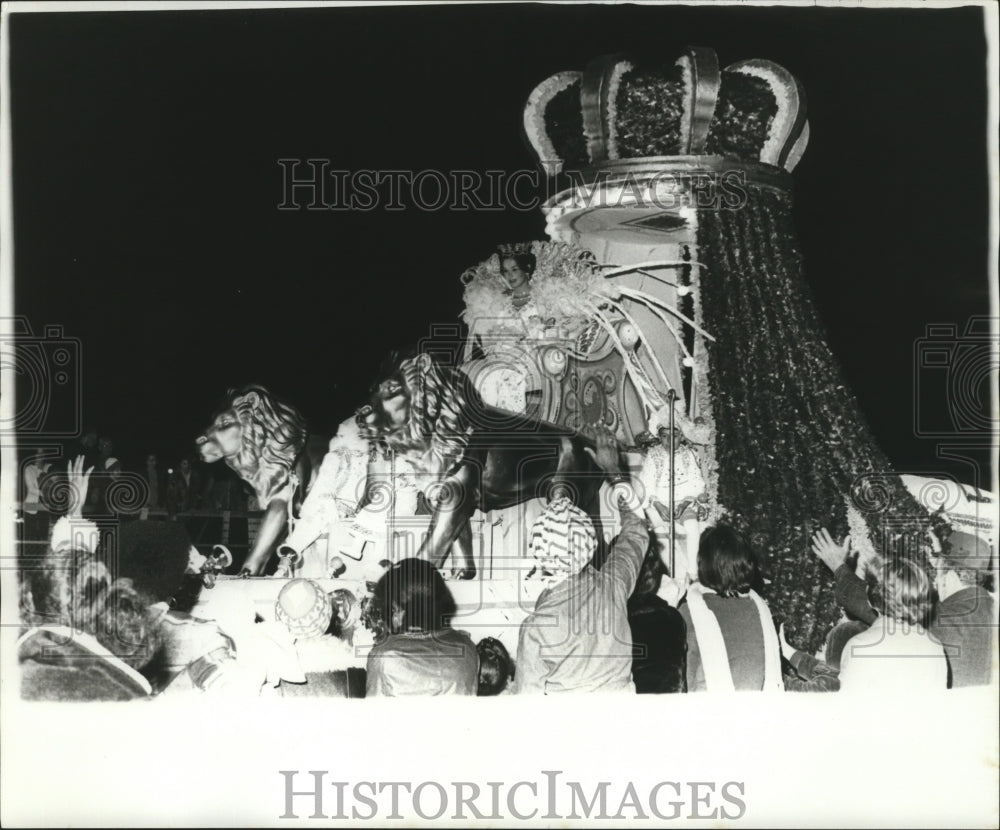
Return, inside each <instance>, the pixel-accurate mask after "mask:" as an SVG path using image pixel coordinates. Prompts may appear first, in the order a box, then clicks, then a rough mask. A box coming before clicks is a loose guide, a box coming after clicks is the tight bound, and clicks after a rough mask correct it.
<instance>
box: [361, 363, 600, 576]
mask: <svg viewBox="0 0 1000 830" xmlns="http://www.w3.org/2000/svg"><path fill="white" fill-rule="evenodd" d="M384 375H385V376H384V377H383V378H382V379H381V381H380V382H379V383H378V384H377V385H376V386H375V387H374V389H373V392H372V395H371V398H370V400H369V403H368V405H366V406H365V407H363V408H362V409H360V410H359V411H358V413H357V419H358V425H359V427H360V428H361V430H362V432H363V434H365V435H366V436H367V437H368V438H369V439H370V440H372V441H375V442H376V443H377V444H379V445H381V446H382V447H383V448H384V449H388V450H389V451H392V452H394V453H397V454H399V455H401V456H403V457H404V458H406V460H407V461H408V462H409V463H410V464H412V465H413V466H414V467H416V468H417V469H418V470H420V471H421V472H422V473H423V474H424V476H425V480H426V481H427V482H429V485H428V486H427V487H426V489H425V491H424V492H425V494H426V496H427V499H428V502H429V504H430V506H431V510H432V517H431V523H430V529H429V532H428V534H427V538H426V540H425V541H424V543H423V545H422V546H421V548H420V550H419V551H418V555H419V556H422V557H424V558H427V559H429V560H431V561H432V562H434V564H435V565H436V566H437V567H441V566H442V565H443V564H444V561H445V560H446V558H447V557H448V554H449V552H450V553H452V555H453V567H452V575H453V576H454V577H456V578H461V579H471V578H473V577H474V576H475V574H476V564H475V559H474V557H473V554H472V530H471V526H470V523H469V519H470V518H471V516H472V514H473V512H474V511H475V510H476V509H479V510H482V511H488V510H499V509H503V508H506V507H512V506H514V505H517V504H520V503H522V502H524V501H527V500H528V499H531V498H535V497H546V496H547V495H548V494H549V492H550V490H551V488H552V486H553V485H555V484H556V483H557V482H559V483H563V484H567V485H569V486H570V487H571V488H572V489H573V491H574V493H575V496H576V501H577V503H578V504H579V505H580V506H581V507H582V508H583V509H584V510H586V511H587V512H588V513H589V514H590V515H591V517H592V519H593V520H594V523H595V526H596V527H597V529H598V538H599V539H603V534H602V533H601V532H600V527H601V525H600V508H599V503H598V493H599V490H600V486H601V482H602V480H603V477H602V475H601V474H600V472H599V470H598V469H597V467H596V465H595V464H594V462H593V460H592V459H591V458H590V456H589V455H588V454H587V453H586V452H584V447H585V446H586V445H587V440H586V439H585V438H584V437H583V436H581V435H579V434H577V433H575V432H572V431H571V430H569V429H566V428H560V427H557V426H555V425H552V424H546V423H542V422H539V421H537V420H533V419H531V418H529V417H526V416H524V415H514V414H511V413H509V412H504V411H502V410H499V409H495V408H493V407H490V406H487V405H485V404H484V403H483V402H482V400H481V399H480V397H479V395H478V393H477V392H476V390H475V388H474V386H473V384H472V381H471V380H470V379H469V377H468V376H467V375H466V374H465V373H464V372H462V371H460V370H458V369H456V368H453V367H450V366H444V365H442V364H440V363H438V362H437V361H435V360H433V359H432V358H431V357H430V355H428V354H419V355H417V356H416V357H412V358H408V359H402V360H400V359H398V358H397V359H396V361H395V362H394V364H393V365H392V366H390V368H389V369H388V370H387V371H386V372H385V373H384ZM599 555H600V554H599Z"/></svg>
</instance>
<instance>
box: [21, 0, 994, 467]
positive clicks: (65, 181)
mask: <svg viewBox="0 0 1000 830" xmlns="http://www.w3.org/2000/svg"><path fill="white" fill-rule="evenodd" d="M10 32H11V53H10V54H11V76H10V77H11V88H12V100H11V110H12V125H13V153H14V179H13V187H14V208H15V214H14V220H15V221H14V231H15V238H14V242H15V249H14V254H15V299H16V311H17V313H19V314H22V315H26V316H27V318H28V320H29V321H30V322H31V324H32V326H33V328H34V330H35V332H36V333H39V332H40V331H41V329H42V328H43V327H44V326H45V325H47V324H59V325H62V326H63V328H64V331H65V333H66V335H67V336H70V337H77V338H79V339H80V341H81V356H80V371H81V373H82V374H81V382H82V388H83V398H84V400H83V404H84V406H83V422H85V423H86V424H88V425H93V426H94V427H95V428H96V429H98V430H99V431H100V432H101V433H102V434H108V435H110V436H112V437H113V438H114V439H115V441H116V445H117V450H118V451H117V453H116V454H118V455H122V456H123V457H124V458H125V460H126V461H127V462H130V463H133V464H134V463H137V461H138V460H139V459H140V458H141V456H142V454H143V453H145V452H146V451H150V450H156V451H159V452H160V453H162V454H165V455H166V456H167V457H168V460H169V459H175V458H177V457H178V455H179V454H180V453H181V452H183V451H186V450H189V449H191V448H192V444H191V440H192V439H193V438H194V436H195V435H196V434H197V431H198V429H199V428H200V427H201V426H202V425H203V424H204V423H205V421H206V419H207V417H208V415H209V413H210V412H211V410H212V408H213V406H214V405H215V403H216V402H217V400H218V399H219V397H220V396H221V395H222V394H223V393H224V392H225V390H226V389H227V388H228V387H230V386H234V385H239V384H241V383H244V382H248V381H257V382H261V383H264V384H266V385H267V386H269V387H271V388H272V390H273V391H274V392H276V393H277V394H278V395H279V396H282V397H285V398H287V399H289V400H290V401H292V402H294V403H296V404H297V405H298V406H299V408H300V409H301V410H302V411H303V412H304V413H305V415H306V417H307V418H308V420H309V421H310V423H311V424H312V425H313V427H314V429H317V430H320V431H322V430H329V429H331V428H333V427H334V425H335V424H336V423H338V422H339V421H340V420H341V419H343V418H344V417H346V416H347V415H348V414H350V412H352V411H353V410H354V409H355V408H356V407H357V406H358V405H359V404H360V403H361V402H362V401H363V398H364V396H365V393H366V390H367V388H368V385H369V384H370V382H371V381H372V380H373V378H374V376H375V373H376V371H377V367H378V365H379V364H380V362H381V360H382V358H383V357H384V355H385V353H386V352H387V351H388V350H389V349H390V348H391V347H393V346H397V345H401V344H405V343H408V342H413V341H415V340H417V339H419V338H420V337H422V336H425V335H426V334H428V332H429V328H430V325H431V324H432V323H446V322H450V321H455V320H456V318H457V315H458V312H459V311H460V308H461V286H460V284H459V282H458V277H459V275H460V274H461V272H462V271H463V270H464V269H465V268H466V267H468V266H469V265H472V264H473V263H475V262H477V261H479V260H481V259H483V258H485V257H486V256H488V255H489V254H490V252H491V250H492V249H493V247H494V246H495V244H496V243H498V242H503V241H512V240H521V239H532V238H542V237H543V229H544V222H543V218H542V215H541V212H540V211H537V210H534V211H530V212H519V211H516V210H513V209H507V210H504V211H500V212H485V211H481V212H474V211H461V212H453V211H447V210H441V211H436V212H422V211H419V210H416V209H413V208H410V209H407V210H404V211H402V212H389V211H385V210H381V209H377V210H374V211H371V212H327V211H320V212H310V211H306V210H301V211H287V212H283V211H279V210H278V209H277V205H278V204H279V202H280V201H281V199H282V192H281V191H282V171H281V168H280V167H279V165H278V163H277V160H278V159H279V158H300V159H306V158H324V159H330V160H331V167H333V168H339V169H346V170H358V169H362V168H371V169H382V170H384V169H406V170H414V171H419V170H424V169H437V170H443V171H451V170H460V169H472V170H485V169H496V170H506V171H514V170H518V169H534V166H535V158H534V156H533V154H532V153H531V152H530V151H529V149H528V147H527V145H526V143H525V142H524V140H523V139H522V136H521V126H520V125H521V113H522V109H523V106H524V103H525V100H526V98H527V96H528V94H529V93H530V91H531V90H532V89H533V88H534V86H535V85H536V84H537V83H538V82H540V81H541V80H543V79H544V78H545V77H547V76H548V75H550V74H552V73H553V72H556V71H559V70H564V69H582V68H583V67H584V65H585V64H586V63H587V62H588V61H589V60H590V59H591V58H593V57H595V56H597V55H599V54H602V53H605V52H618V51H623V50H627V51H632V52H634V53H636V54H638V55H646V56H651V57H656V56H657V55H660V56H662V57H664V58H672V57H674V56H676V55H678V54H680V52H681V50H682V49H683V48H684V47H685V46H686V45H687V44H693V45H703V46H710V47H713V48H715V49H716V51H717V52H718V55H719V60H720V64H721V65H722V66H726V65H728V64H729V63H732V62H735V61H738V60H742V59H745V58H766V59H769V60H773V61H776V62H778V63H780V64H782V65H783V66H785V67H786V68H787V69H789V70H790V71H791V72H792V73H793V74H795V75H796V76H797V77H798V78H799V80H800V81H801V83H802V85H803V86H804V88H805V90H806V93H807V96H808V112H809V121H810V126H811V139H810V143H809V147H808V149H807V151H806V154H805V156H804V158H803V160H802V161H801V162H800V164H799V166H798V168H797V169H796V171H795V181H796V221H797V224H798V228H799V238H800V242H801V245H802V248H803V251H804V254H805V258H806V278H807V279H808V281H809V283H810V285H811V287H812V289H813V291H814V295H815V297H816V300H817V303H818V306H819V310H820V314H821V316H822V318H823V320H824V322H825V325H826V327H827V333H828V339H829V343H830V345H831V347H832V349H833V351H834V353H835V354H837V355H838V356H839V358H840V359H841V361H842V363H843V369H844V374H845V377H846V379H847V382H848V383H849V384H850V385H851V387H852V388H853V389H854V391H855V393H856V394H857V396H858V398H859V400H860V402H861V406H862V408H863V410H864V412H865V413H866V415H867V417H868V419H869V421H870V424H871V426H872V428H873V430H874V432H875V434H876V436H877V438H878V440H879V441H880V443H881V444H882V446H883V448H884V449H885V450H886V451H887V452H888V454H889V456H890V457H891V458H892V460H893V461H894V462H895V463H896V464H897V465H898V466H899V468H900V470H901V471H912V472H926V471H939V472H945V471H951V472H953V473H954V474H957V475H958V476H959V477H960V478H962V479H964V480H966V481H969V482H970V483H971V482H972V481H973V470H972V468H971V467H970V466H969V465H966V464H963V463H960V462H948V461H942V460H939V459H937V458H936V454H937V450H938V447H939V445H940V444H941V443H942V440H941V439H939V438H927V437H920V436H918V435H916V434H915V429H914V422H915V406H914V386H915V348H916V343H917V341H918V340H919V339H920V338H921V337H922V336H923V335H924V333H925V328H926V326H927V325H928V324H931V323H937V324H941V323H944V324H952V325H955V326H957V328H958V330H959V331H961V330H962V329H964V327H965V325H966V322H967V321H968V319H969V318H970V316H971V315H985V314H988V312H989V292H988V282H987V241H988V226H987V216H988V190H987V172H986V140H985V139H986V112H985V111H986V80H985V76H986V67H985V59H986V46H985V37H984V32H983V14H982V11H981V10H980V9H976V8H965V9H950V10H910V9H877V8H876V9H870V8H869V9H817V8H805V9H792V8H787V7H785V8H779V9H768V8H754V9H748V8H733V7H715V8H713V7H692V8H683V7H631V6H503V7H484V6H465V5H461V6H460V5H455V6H436V7H418V8H414V7H406V8H404V7H398V8H361V9H350V8H337V9H321V10H292V9H285V10H262V11H235V12H222V11H188V12H166V11H164V12H151V13H76V14H28V13H15V14H13V15H12V16H11V26H10ZM946 374H947V373H946V372H945V373H941V372H937V373H934V375H933V377H931V374H925V376H924V378H923V379H924V380H925V381H926V382H925V383H924V390H925V392H926V390H927V384H928V383H935V384H937V386H936V387H935V391H932V392H931V393H929V394H927V396H926V397H927V400H926V401H925V402H924V403H922V406H925V407H936V408H937V410H938V411H935V412H934V413H933V415H934V417H935V418H936V419H937V420H938V421H940V417H941V416H942V415H943V414H944V412H945V409H944V407H945V396H946V394H947V387H946V383H945V382H944V377H945V376H946ZM980 392H982V393H985V394H986V395H987V402H986V403H988V392H987V387H986V386H985V384H984V385H983V386H982V388H981V389H980ZM986 403H984V406H985V405H986ZM927 412H928V414H927V417H928V418H930V417H931V413H930V410H929V409H928V410H927ZM977 458H979V459H980V461H981V464H982V466H981V470H983V471H984V472H985V471H986V467H985V463H986V458H987V455H986V453H985V452H980V453H978V454H977ZM983 484H984V486H987V485H986V483H985V482H983Z"/></svg>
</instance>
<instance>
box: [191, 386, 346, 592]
mask: <svg viewBox="0 0 1000 830" xmlns="http://www.w3.org/2000/svg"><path fill="white" fill-rule="evenodd" d="M195 443H196V444H197V447H198V450H199V452H200V453H201V458H202V460H203V461H206V462H208V463H209V464H211V463H213V462H216V461H219V460H222V459H224V460H225V462H226V464H227V466H229V467H230V468H231V469H233V470H234V471H235V472H236V474H237V475H239V477H240V478H241V479H243V480H244V481H245V482H247V483H248V484H249V485H250V486H251V487H252V488H253V490H254V493H256V495H257V500H258V502H259V504H260V506H261V507H262V508H263V509H264V518H263V519H262V521H261V525H260V530H259V532H258V534H257V538H256V539H255V540H254V542H253V547H252V548H251V550H250V553H249V554H248V555H247V558H246V561H245V562H244V563H243V573H244V575H251V576H256V575H260V574H262V573H263V572H264V569H265V567H266V566H267V563H268V560H269V558H270V555H271V552H272V551H273V549H274V547H275V545H276V543H277V542H278V541H279V540H280V538H281V537H282V535H283V533H284V532H285V530H286V527H287V525H288V520H289V516H290V515H291V516H294V515H295V514H296V512H297V511H298V508H299V506H300V505H301V503H302V500H303V499H304V498H305V495H306V493H307V492H308V490H309V487H310V486H311V484H312V479H313V471H314V470H317V469H318V467H319V462H320V461H321V460H322V457H323V454H324V452H325V450H326V442H325V441H324V440H322V439H321V438H319V437H312V436H310V435H309V432H308V430H307V428H306V422H305V419H304V418H303V417H302V415H301V414H300V413H299V411H298V410H297V409H295V407H293V406H290V405H289V404H286V403H282V402H281V401H279V400H277V399H275V398H274V396H272V395H271V393H270V392H269V391H268V390H267V389H265V388H264V387H263V386H256V385H251V386H246V387H244V388H242V389H239V390H230V392H229V393H228V395H227V396H226V399H225V401H224V403H223V404H222V406H220V407H219V408H218V409H217V410H216V413H215V415H214V417H213V418H212V422H211V424H210V426H209V427H208V428H207V429H206V430H205V431H204V432H203V433H202V434H201V435H200V436H199V437H198V438H197V439H196V441H195Z"/></svg>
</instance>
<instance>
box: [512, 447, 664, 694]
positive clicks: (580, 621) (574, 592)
mask: <svg viewBox="0 0 1000 830" xmlns="http://www.w3.org/2000/svg"><path fill="white" fill-rule="evenodd" d="M589 437H590V438H591V439H592V440H593V441H594V444H595V445H596V450H591V449H589V448H588V450H587V452H588V453H589V454H590V456H591V457H592V458H593V459H594V461H595V462H596V464H597V466H598V467H599V468H600V469H601V470H602V471H603V472H604V473H605V474H606V475H607V476H608V477H609V479H611V480H612V481H613V482H616V483H617V481H622V480H623V479H624V477H623V476H622V472H621V465H620V460H619V456H618V448H617V446H616V444H615V439H614V436H613V435H612V434H611V432H610V431H609V430H607V429H606V428H604V429H602V430H601V431H597V430H596V429H594V430H591V431H590V433H589ZM624 480H625V481H627V479H624ZM624 489H626V490H627V491H628V492H627V493H626V494H625V495H623V496H620V497H619V498H620V500H619V505H618V506H619V510H620V511H621V516H622V528H621V532H620V533H619V534H618V537H617V538H616V539H615V541H614V543H613V544H612V546H611V550H610V552H609V554H608V557H607V559H606V560H605V562H604V564H603V565H602V567H601V569H600V570H599V571H598V570H595V568H594V567H593V566H592V565H591V564H590V560H591V558H592V557H593V555H594V552H595V550H596V549H597V535H596V533H595V532H594V526H593V523H592V522H591V520H590V517H589V516H588V515H587V514H586V513H585V512H584V511H582V510H581V509H580V508H579V507H577V506H576V505H574V504H573V503H572V502H571V501H570V499H569V497H568V496H566V495H560V496H557V497H556V498H554V499H553V500H552V502H551V503H550V504H549V506H548V508H547V509H546V511H545V513H544V514H543V515H542V516H541V517H540V518H539V519H538V521H537V522H536V523H535V526H534V527H533V529H532V535H531V549H532V553H533V554H534V556H535V559H536V560H537V565H536V570H537V571H540V572H541V574H542V575H543V577H544V576H548V577H549V578H550V580H551V582H550V584H549V585H548V587H546V588H545V590H543V591H542V593H541V594H540V595H539V597H538V600H537V602H536V603H535V610H534V612H533V613H532V614H530V615H529V616H528V618H527V619H525V621H524V622H523V623H522V624H521V631H520V637H519V641H518V647H517V661H516V666H517V670H516V675H515V689H514V691H515V693H518V694H525V693H540V692H544V693H554V692H602V691H617V692H633V693H634V692H635V685H634V683H633V681H632V634H631V630H630V628H629V622H628V608H627V605H628V598H629V596H630V595H631V593H632V591H633V589H634V588H635V583H636V579H637V578H638V575H639V566H640V565H641V563H642V560H643V557H644V555H645V553H646V550H647V549H648V547H649V532H648V530H647V529H646V524H645V522H644V521H643V519H642V517H641V515H640V513H639V501H638V499H637V498H636V497H635V494H634V493H633V492H632V488H631V483H630V482H628V484H627V486H626V488H624Z"/></svg>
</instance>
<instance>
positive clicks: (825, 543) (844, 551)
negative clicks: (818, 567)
mask: <svg viewBox="0 0 1000 830" xmlns="http://www.w3.org/2000/svg"><path fill="white" fill-rule="evenodd" d="M812 552H813V553H815V554H816V555H817V556H818V557H819V558H820V559H821V560H823V564H824V565H826V566H827V567H828V568H829V569H830V570H831V571H836V570H837V568H839V567H840V566H841V565H843V564H844V562H845V561H846V560H847V557H848V555H849V554H850V552H851V537H850V536H845V537H844V541H843V542H842V543H841V544H839V545H838V544H837V543H836V542H834V541H833V537H832V536H831V535H830V532H829V531H828V530H827V529H826V528H825V527H823V528H820V529H819V530H817V531H816V532H815V533H814V534H813V537H812Z"/></svg>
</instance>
